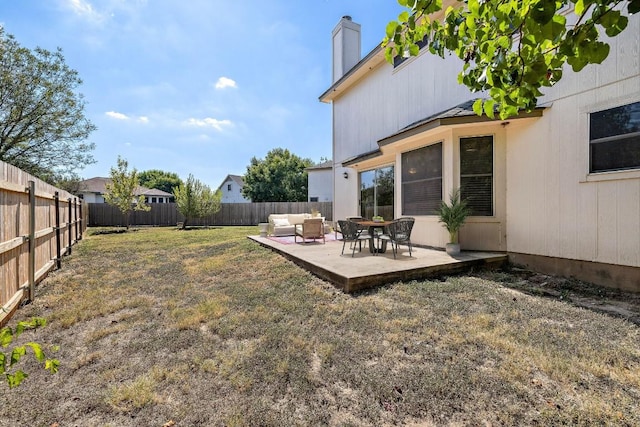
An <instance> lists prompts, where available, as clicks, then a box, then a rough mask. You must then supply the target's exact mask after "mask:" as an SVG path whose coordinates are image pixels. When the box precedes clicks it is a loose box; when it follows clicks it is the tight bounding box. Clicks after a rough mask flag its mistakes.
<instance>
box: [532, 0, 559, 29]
mask: <svg viewBox="0 0 640 427" xmlns="http://www.w3.org/2000/svg"><path fill="white" fill-rule="evenodd" d="M555 13H556V0H540V1H538V2H537V3H536V4H534V5H533V7H532V8H531V18H532V19H533V20H534V21H535V22H537V23H538V24H542V25H544V24H546V23H548V22H549V21H551V19H552V18H553V15H554V14H555Z"/></svg>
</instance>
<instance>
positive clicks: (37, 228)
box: [0, 161, 87, 325]
mask: <svg viewBox="0 0 640 427" xmlns="http://www.w3.org/2000/svg"><path fill="white" fill-rule="evenodd" d="M86 214H87V210H86V205H85V208H84V209H83V204H82V203H81V202H80V201H79V200H78V198H76V197H75V196H73V195H71V194H70V193H67V192H66V191H63V190H59V189H57V188H55V187H53V186H52V185H49V184H47V183H45V182H44V181H40V180H39V179H37V178H35V177H33V176H31V175H29V174H27V173H26V172H23V171H22V170H20V169H18V168H16V167H14V166H11V165H8V164H6V163H4V162H2V161H0V304H1V307H2V308H1V311H0V325H3V324H4V323H6V321H7V320H8V319H9V317H11V315H12V314H13V312H14V311H15V309H16V308H17V307H18V305H19V304H20V302H21V301H22V300H23V299H25V298H26V299H28V300H32V299H33V297H34V291H35V285H36V284H37V283H38V282H39V281H41V280H42V279H44V277H46V275H47V273H49V271H51V270H52V269H53V268H60V266H61V259H62V256H63V255H67V254H70V253H71V248H72V246H73V245H74V244H75V243H76V242H77V241H79V240H80V239H81V238H82V233H83V232H84V230H85V229H86V224H87V221H86V218H83V215H84V216H86Z"/></svg>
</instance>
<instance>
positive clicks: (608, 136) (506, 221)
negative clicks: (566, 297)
mask: <svg viewBox="0 0 640 427" xmlns="http://www.w3.org/2000/svg"><path fill="white" fill-rule="evenodd" d="M444 3H445V5H444V8H445V9H446V7H447V3H452V2H451V1H446V0H445V2H444ZM567 13H569V12H567ZM571 13H572V12H571ZM440 16H441V15H440ZM436 18H437V16H436ZM639 34H640V14H636V15H634V16H631V17H630V19H629V25H628V28H627V29H626V30H625V31H624V32H623V33H622V34H620V35H619V36H618V37H615V38H613V39H610V40H608V42H609V43H610V45H611V52H610V54H609V57H608V58H607V59H606V60H605V61H604V62H603V63H602V64H601V65H591V66H587V67H586V68H585V69H583V70H582V71H581V72H580V73H573V72H572V71H571V70H570V69H567V70H566V71H565V73H564V75H563V79H562V81H560V82H559V83H558V84H556V85H555V86H554V87H552V88H548V89H547V90H546V91H545V95H544V96H543V97H542V98H540V100H539V104H538V105H539V107H538V108H536V109H535V110H534V111H532V112H530V113H523V114H521V115H519V116H517V117H512V118H509V119H508V120H492V119H490V118H488V117H486V116H482V117H480V116H477V115H475V114H474V113H473V111H472V110H471V105H472V103H473V101H474V99H475V98H476V97H477V96H478V95H477V94H472V93H470V92H469V91H468V89H467V88H466V87H464V86H462V85H459V84H458V83H457V74H458V72H459V71H460V70H461V66H462V64H461V62H460V60H459V59H458V58H457V57H456V56H455V55H449V56H447V57H446V58H445V59H442V58H440V57H438V56H435V55H432V54H430V53H429V52H428V51H426V50H425V51H424V52H420V54H419V55H418V56H416V57H411V58H406V59H404V60H400V61H396V64H395V65H391V64H389V63H387V62H386V61H385V58H384V51H383V49H382V48H380V47H376V48H374V49H373V50H372V51H371V52H369V53H368V54H367V55H366V56H365V57H364V58H361V55H360V25H358V24H356V23H354V22H353V21H352V20H351V18H350V17H343V18H342V19H341V20H340V22H339V23H338V25H337V26H336V28H335V29H334V31H333V34H332V41H333V83H332V84H331V86H330V87H329V88H328V89H327V90H326V91H325V92H324V93H323V94H322V95H321V96H320V100H321V101H322V102H325V103H330V104H331V106H332V110H333V132H332V133H333V181H334V189H333V191H334V199H333V200H334V203H333V210H334V212H333V218H336V219H337V218H345V217H347V216H351V215H362V216H365V217H371V216H373V215H382V216H385V218H387V217H395V218H397V217H401V216H412V217H415V227H414V230H413V233H412V238H411V240H412V242H414V243H415V244H418V245H424V246H428V247H439V248H442V247H444V246H445V244H446V243H447V239H448V234H447V233H446V231H445V229H444V228H443V226H442V224H440V223H438V217H437V216H436V215H435V214H434V209H436V207H437V206H438V205H439V204H440V202H441V201H442V200H447V199H448V195H449V193H450V192H451V191H452V190H453V189H454V188H462V194H463V197H464V198H466V199H467V200H468V201H469V202H470V205H471V207H472V209H473V215H472V216H471V217H469V218H468V220H467V223H466V225H465V226H464V227H463V229H462V230H461V232H460V243H461V246H462V249H463V250H481V251H504V252H506V253H507V254H508V255H509V259H510V260H511V261H512V262H514V263H517V264H521V265H525V266H529V267H531V268H534V269H537V270H539V271H544V272H549V273H554V274H562V275H566V276H575V277H577V278H581V279H584V280H588V281H591V282H595V283H600V284H604V285H608V286H613V287H618V288H625V289H632V290H635V291H640V37H639V36H638V35H639Z"/></svg>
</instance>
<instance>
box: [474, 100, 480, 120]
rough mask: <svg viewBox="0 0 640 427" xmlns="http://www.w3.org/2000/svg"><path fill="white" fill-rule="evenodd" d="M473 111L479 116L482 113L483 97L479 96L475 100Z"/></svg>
mask: <svg viewBox="0 0 640 427" xmlns="http://www.w3.org/2000/svg"><path fill="white" fill-rule="evenodd" d="M473 112H474V113H476V114H477V115H478V116H481V115H482V98H478V99H476V100H475V101H474V102H473Z"/></svg>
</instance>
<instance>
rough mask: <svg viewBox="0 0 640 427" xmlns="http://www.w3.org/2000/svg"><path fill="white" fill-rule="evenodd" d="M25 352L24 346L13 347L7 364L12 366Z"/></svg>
mask: <svg viewBox="0 0 640 427" xmlns="http://www.w3.org/2000/svg"><path fill="white" fill-rule="evenodd" d="M26 353H27V349H26V348H24V346H20V347H15V348H14V349H13V351H12V352H11V359H10V360H9V366H13V365H15V364H16V363H18V362H19V361H20V358H21V357H22V356H24V355H25V354H26Z"/></svg>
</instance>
